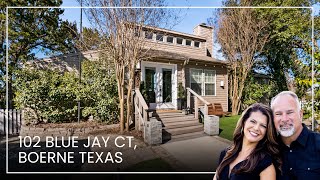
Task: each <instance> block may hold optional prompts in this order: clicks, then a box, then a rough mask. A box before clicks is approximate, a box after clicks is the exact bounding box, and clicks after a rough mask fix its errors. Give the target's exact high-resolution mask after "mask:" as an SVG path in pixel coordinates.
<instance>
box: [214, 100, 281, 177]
mask: <svg viewBox="0 0 320 180" xmlns="http://www.w3.org/2000/svg"><path fill="white" fill-rule="evenodd" d="M219 163H220V164H219V166H218V168H217V171H216V175H215V176H214V178H213V179H214V180H223V179H231V180H239V179H245V180H248V179H267V180H273V179H276V168H277V169H279V170H280V172H281V168H280V166H281V164H282V161H281V159H280V151H279V149H278V143H277V134H276V130H275V127H274V122H273V116H272V111H271V109H270V108H269V107H268V106H266V105H263V104H260V103H255V104H253V105H251V106H250V107H248V108H247V109H246V110H245V111H244V112H243V113H242V116H241V118H240V119H239V120H238V123H237V127H236V129H235V131H234V134H233V145H232V146H231V147H229V148H227V149H226V150H224V151H222V152H221V155H220V159H219Z"/></svg>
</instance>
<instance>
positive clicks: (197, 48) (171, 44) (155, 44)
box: [138, 24, 228, 111]
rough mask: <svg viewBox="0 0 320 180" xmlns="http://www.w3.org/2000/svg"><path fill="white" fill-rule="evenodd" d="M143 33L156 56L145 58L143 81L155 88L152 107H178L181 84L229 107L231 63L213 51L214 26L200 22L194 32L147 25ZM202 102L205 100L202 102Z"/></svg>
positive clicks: (142, 71) (143, 62)
mask: <svg viewBox="0 0 320 180" xmlns="http://www.w3.org/2000/svg"><path fill="white" fill-rule="evenodd" d="M142 34H143V36H144V37H145V40H146V41H147V43H146V44H147V47H150V48H152V51H151V52H152V53H154V55H153V58H152V59H150V60H148V61H142V62H141V63H140V64H139V65H138V68H140V69H141V81H144V82H145V83H146V85H147V86H148V87H147V88H148V89H153V90H154V94H155V98H154V102H151V104H150V107H151V108H156V109H162V108H173V109H177V98H178V86H179V84H182V86H183V87H184V88H188V87H189V88H191V89H192V90H193V91H194V92H196V93H197V94H198V95H200V96H202V97H203V98H204V99H205V100H206V101H207V102H209V103H212V104H213V103H219V104H221V105H222V108H223V110H224V111H227V109H228V76H227V63H226V62H225V61H222V60H216V59H214V58H213V57H212V55H213V28H212V27H210V26H207V25H206V24H199V25H197V26H196V27H194V29H193V34H186V33H181V32H177V31H172V30H166V29H160V28H153V29H152V31H150V30H148V29H147V28H145V29H144V30H143V33H142ZM199 103H200V104H201V102H199Z"/></svg>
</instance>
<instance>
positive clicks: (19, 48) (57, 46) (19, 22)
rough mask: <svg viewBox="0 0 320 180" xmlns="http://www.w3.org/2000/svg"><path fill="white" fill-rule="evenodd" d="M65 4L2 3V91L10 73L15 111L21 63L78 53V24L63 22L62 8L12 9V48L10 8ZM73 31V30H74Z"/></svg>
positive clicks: (42, 0)
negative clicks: (41, 56) (39, 56)
mask: <svg viewBox="0 0 320 180" xmlns="http://www.w3.org/2000/svg"><path fill="white" fill-rule="evenodd" d="M61 4H62V0H26V1H15V0H8V1H1V2H0V20H1V29H0V32H1V33H0V34H1V38H0V43H1V47H0V76H1V79H0V87H1V89H4V88H5V87H4V85H5V79H4V77H5V74H6V71H8V75H9V77H8V89H9V97H8V98H9V107H8V108H13V103H12V99H13V90H14V89H13V88H14V87H12V81H13V79H14V71H15V70H17V69H19V68H20V66H21V63H23V62H25V61H28V60H30V59H34V58H35V52H36V51H40V52H43V53H46V54H51V55H52V54H61V53H66V52H75V51H76V50H75V49H74V46H73V44H74V39H75V37H76V36H77V35H76V34H75V33H74V32H76V30H75V28H76V27H75V24H73V23H69V22H68V21H62V20H61V19H60V18H59V15H61V14H62V13H63V10H62V9H59V8H14V9H12V8H10V9H8V18H9V19H8V21H9V24H8V40H9V42H8V44H5V43H6V42H5V29H6V28H5V26H4V24H3V21H4V20H5V17H6V16H5V14H6V7H7V6H48V7H49V6H50V7H52V6H60V5H61ZM71 29H73V30H71ZM5 45H7V46H8V48H9V52H8V57H9V58H8V59H9V62H8V65H9V69H6V68H5V67H6V66H5V65H6V63H5V62H6V59H5V57H6V55H5V52H6V47H5Z"/></svg>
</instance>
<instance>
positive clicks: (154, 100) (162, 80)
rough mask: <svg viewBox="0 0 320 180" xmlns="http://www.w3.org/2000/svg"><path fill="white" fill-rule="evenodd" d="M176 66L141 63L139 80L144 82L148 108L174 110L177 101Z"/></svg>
mask: <svg viewBox="0 0 320 180" xmlns="http://www.w3.org/2000/svg"><path fill="white" fill-rule="evenodd" d="M176 66H177V65H175V64H165V63H156V62H142V64H141V79H142V81H144V82H145V88H146V91H147V92H145V93H147V94H148V96H147V97H148V101H147V100H146V102H147V103H149V105H150V108H157V109H164V108H175V107H176V99H177V95H176V94H177V91H176V89H177V82H176V81H177V78H176V76H177V67H176Z"/></svg>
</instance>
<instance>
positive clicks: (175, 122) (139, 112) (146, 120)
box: [134, 88, 220, 145]
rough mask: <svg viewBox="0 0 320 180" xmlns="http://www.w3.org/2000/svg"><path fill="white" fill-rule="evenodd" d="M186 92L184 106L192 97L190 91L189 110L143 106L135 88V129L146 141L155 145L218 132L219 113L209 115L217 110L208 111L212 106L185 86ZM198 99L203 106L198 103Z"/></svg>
mask: <svg viewBox="0 0 320 180" xmlns="http://www.w3.org/2000/svg"><path fill="white" fill-rule="evenodd" d="M187 92H188V94H190V96H188V105H190V102H191V99H192V98H191V94H192V95H193V96H192V97H193V102H194V105H195V106H194V108H191V109H190V111H181V110H160V109H152V108H150V107H149V106H147V104H146V102H145V100H144V98H143V96H142V94H141V92H140V90H139V89H135V93H134V117H135V118H134V120H135V129H137V130H139V131H142V132H143V138H144V140H145V142H146V143H148V144H150V145H156V144H163V143H166V142H169V141H170V142H172V141H179V140H185V139H191V138H197V137H201V136H206V135H218V134H219V116H218V114H210V113H212V112H217V110H216V111H214V110H213V111H212V110H211V108H214V106H212V104H211V103H209V102H207V101H205V100H204V99H203V98H202V97H201V96H199V95H198V94H196V93H195V92H194V91H192V90H191V89H190V88H187ZM200 102H202V103H203V104H204V105H203V106H202V105H201V104H200ZM201 109H202V110H201ZM219 113H220V112H219Z"/></svg>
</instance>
